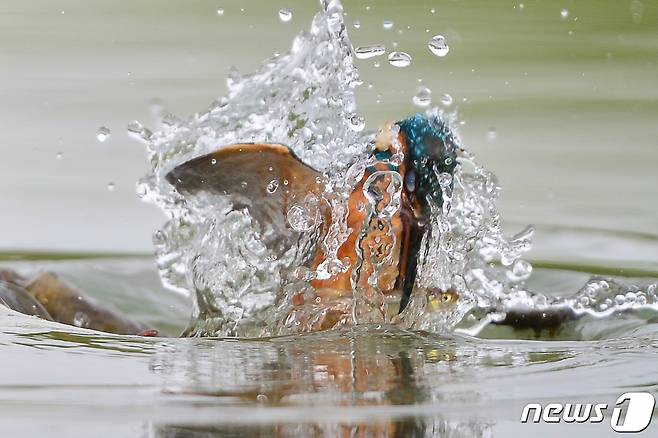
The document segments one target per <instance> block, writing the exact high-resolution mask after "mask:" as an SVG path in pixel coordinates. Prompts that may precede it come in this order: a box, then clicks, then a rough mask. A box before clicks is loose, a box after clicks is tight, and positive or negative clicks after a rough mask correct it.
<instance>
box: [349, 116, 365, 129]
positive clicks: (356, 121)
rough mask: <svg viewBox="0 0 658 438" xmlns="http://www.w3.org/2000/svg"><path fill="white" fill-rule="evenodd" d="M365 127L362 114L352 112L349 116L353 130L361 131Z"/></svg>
mask: <svg viewBox="0 0 658 438" xmlns="http://www.w3.org/2000/svg"><path fill="white" fill-rule="evenodd" d="M365 127H366V120H365V119H364V118H363V117H362V116H360V115H358V114H354V115H352V117H350V128H352V130H353V131H356V132H361V131H363V128H365Z"/></svg>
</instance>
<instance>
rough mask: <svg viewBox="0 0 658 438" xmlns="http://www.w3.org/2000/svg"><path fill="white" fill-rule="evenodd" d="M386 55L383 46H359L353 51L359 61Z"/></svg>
mask: <svg viewBox="0 0 658 438" xmlns="http://www.w3.org/2000/svg"><path fill="white" fill-rule="evenodd" d="M384 53H386V47H385V46H384V45H383V44H372V45H370V46H360V47H357V48H356V49H354V54H355V55H356V57H357V58H359V59H368V58H374V57H375V56H381V55H383V54H384Z"/></svg>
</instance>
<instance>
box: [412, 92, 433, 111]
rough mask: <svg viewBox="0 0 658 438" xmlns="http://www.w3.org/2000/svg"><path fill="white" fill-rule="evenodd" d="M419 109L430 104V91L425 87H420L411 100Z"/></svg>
mask: <svg viewBox="0 0 658 438" xmlns="http://www.w3.org/2000/svg"><path fill="white" fill-rule="evenodd" d="M411 100H412V101H413V103H414V105H416V106H417V107H419V108H427V107H428V106H430V103H432V90H430V89H429V88H427V87H420V88H419V89H418V92H417V93H416V95H415V96H414V97H413V99H411Z"/></svg>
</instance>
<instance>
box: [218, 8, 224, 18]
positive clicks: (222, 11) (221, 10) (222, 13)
mask: <svg viewBox="0 0 658 438" xmlns="http://www.w3.org/2000/svg"><path fill="white" fill-rule="evenodd" d="M222 15H224V9H222V8H219V9H217V16H219V17H221V16H222Z"/></svg>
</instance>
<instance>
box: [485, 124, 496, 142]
mask: <svg viewBox="0 0 658 438" xmlns="http://www.w3.org/2000/svg"><path fill="white" fill-rule="evenodd" d="M496 135H497V134H496V128H494V127H491V128H489V131H487V140H489V141H494V140H496Z"/></svg>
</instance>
